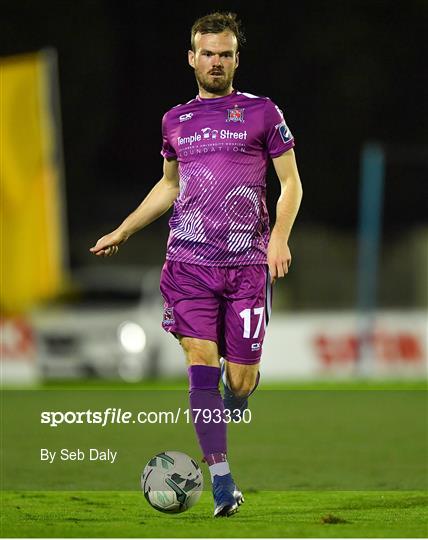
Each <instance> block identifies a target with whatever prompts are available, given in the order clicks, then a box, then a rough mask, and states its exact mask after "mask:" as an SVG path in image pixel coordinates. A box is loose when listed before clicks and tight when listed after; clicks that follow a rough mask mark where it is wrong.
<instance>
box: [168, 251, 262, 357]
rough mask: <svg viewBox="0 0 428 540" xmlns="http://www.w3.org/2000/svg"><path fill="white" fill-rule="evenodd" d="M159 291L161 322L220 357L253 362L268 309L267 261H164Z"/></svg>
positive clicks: (258, 351) (259, 346)
mask: <svg viewBox="0 0 428 540" xmlns="http://www.w3.org/2000/svg"><path fill="white" fill-rule="evenodd" d="M160 290H161V293H162V296H163V298H164V301H165V303H164V314H163V321H162V326H163V328H164V329H165V330H166V331H167V332H172V333H173V334H178V335H181V336H184V337H194V338H199V339H208V340H210V341H214V342H216V343H217V345H218V350H219V354H220V356H222V357H223V358H225V359H226V360H228V361H229V362H236V363H238V364H257V363H258V362H259V361H260V357H261V354H262V346H263V338H264V336H265V329H266V325H267V323H268V321H269V317H270V312H271V285H270V276H269V270H268V267H267V265H264V264H256V265H248V266H236V267H233V266H232V267H225V266H201V265H197V264H188V263H182V262H176V261H166V262H165V264H164V266H163V268H162V273H161V280H160Z"/></svg>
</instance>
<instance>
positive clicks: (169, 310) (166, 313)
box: [162, 306, 175, 326]
mask: <svg viewBox="0 0 428 540" xmlns="http://www.w3.org/2000/svg"><path fill="white" fill-rule="evenodd" d="M162 324H163V325H165V326H170V325H171V324H175V319H174V308H173V307H166V306H165V307H164V308H163V321H162Z"/></svg>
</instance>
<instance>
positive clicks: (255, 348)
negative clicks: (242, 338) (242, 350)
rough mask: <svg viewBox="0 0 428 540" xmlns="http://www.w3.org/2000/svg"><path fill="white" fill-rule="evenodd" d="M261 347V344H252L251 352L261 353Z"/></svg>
mask: <svg viewBox="0 0 428 540" xmlns="http://www.w3.org/2000/svg"><path fill="white" fill-rule="evenodd" d="M260 347H261V343H252V344H251V350H252V351H259V350H260Z"/></svg>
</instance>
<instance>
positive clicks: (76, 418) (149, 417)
mask: <svg viewBox="0 0 428 540" xmlns="http://www.w3.org/2000/svg"><path fill="white" fill-rule="evenodd" d="M251 420H252V413H251V409H245V410H244V411H241V410H240V409H233V410H229V409H224V410H221V409H212V410H211V409H182V408H181V407H178V408H177V409H176V410H174V411H139V412H137V413H133V412H131V411H125V410H122V409H121V408H115V407H108V408H107V409H104V410H102V411H93V410H91V409H88V410H86V411H42V412H41V413H40V423H41V424H47V425H48V426H49V427H53V428H55V427H58V426H60V425H62V424H73V425H74V424H93V425H96V426H99V427H106V426H108V425H114V424H179V423H180V422H185V423H186V424H189V423H192V422H202V423H204V424H210V423H213V424H220V423H221V422H224V423H226V424H229V423H231V422H234V423H236V424H239V423H241V422H242V423H244V424H249V423H250V422H251Z"/></svg>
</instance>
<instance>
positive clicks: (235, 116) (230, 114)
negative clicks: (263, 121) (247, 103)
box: [226, 107, 245, 122]
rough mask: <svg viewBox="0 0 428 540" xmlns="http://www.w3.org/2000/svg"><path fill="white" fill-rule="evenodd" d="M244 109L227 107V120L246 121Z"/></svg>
mask: <svg viewBox="0 0 428 540" xmlns="http://www.w3.org/2000/svg"><path fill="white" fill-rule="evenodd" d="M244 110H245V109H241V108H240V107H233V109H227V120H226V122H244Z"/></svg>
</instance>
